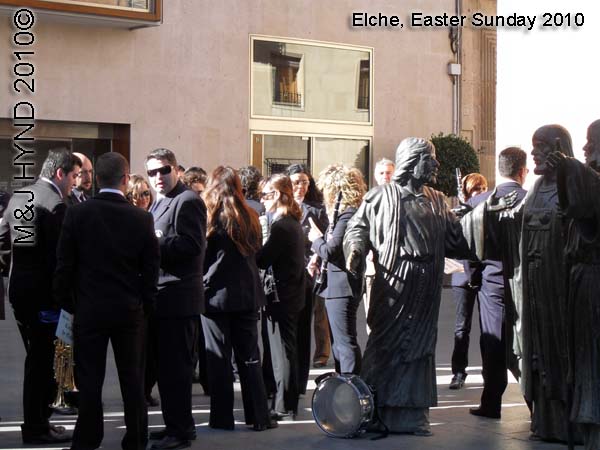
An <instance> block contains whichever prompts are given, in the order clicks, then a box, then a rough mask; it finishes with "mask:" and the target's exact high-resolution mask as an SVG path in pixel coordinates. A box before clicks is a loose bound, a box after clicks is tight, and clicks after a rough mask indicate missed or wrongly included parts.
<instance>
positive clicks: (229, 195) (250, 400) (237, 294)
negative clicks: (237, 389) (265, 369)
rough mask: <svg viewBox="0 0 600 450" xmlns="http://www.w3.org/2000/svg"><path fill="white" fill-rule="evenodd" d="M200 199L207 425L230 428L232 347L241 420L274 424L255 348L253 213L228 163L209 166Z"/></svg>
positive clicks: (259, 297) (258, 425) (256, 240)
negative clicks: (211, 169) (203, 242)
mask: <svg viewBox="0 0 600 450" xmlns="http://www.w3.org/2000/svg"><path fill="white" fill-rule="evenodd" d="M204 201H205V202H206V209H207V222H208V223H207V232H206V234H207V247H206V256H205V258H204V297H205V301H206V311H205V313H204V314H203V316H202V327H203V330H204V338H205V341H206V353H207V366H208V379H209V386H210V390H211V397H210V420H209V426H210V427H211V428H221V429H233V428H234V418H233V399H234V397H233V371H232V367H231V351H232V347H233V349H234V350H235V358H236V362H237V366H238V371H239V375H240V383H241V386H242V401H243V404H244V415H245V418H246V423H247V424H248V425H252V426H253V428H254V430H256V431H262V430H265V429H267V428H274V427H276V426H277V423H276V422H272V421H271V420H270V417H269V407H268V403H267V394H266V392H265V386H264V382H263V378H262V370H261V365H260V353H259V349H258V328H257V325H258V310H259V308H260V307H261V306H263V305H264V294H263V291H262V287H261V284H260V279H259V276H258V268H257V267H256V259H255V258H256V252H257V251H258V250H259V249H260V245H261V229H260V223H259V221H258V215H257V214H256V212H255V211H253V210H252V209H251V208H250V207H248V206H247V205H246V202H245V201H244V195H243V194H242V187H241V183H240V179H239V177H238V175H237V173H236V171H235V170H234V169H232V168H231V167H223V166H220V167H217V168H216V169H215V170H214V172H213V173H212V175H211V177H210V179H209V181H208V187H207V189H206V191H205V192H204Z"/></svg>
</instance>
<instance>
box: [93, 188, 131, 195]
mask: <svg viewBox="0 0 600 450" xmlns="http://www.w3.org/2000/svg"><path fill="white" fill-rule="evenodd" d="M104 192H108V193H111V194H119V195H120V196H122V197H125V194H123V193H122V192H121V191H120V190H118V189H111V188H102V189H100V192H99V194H103V193H104Z"/></svg>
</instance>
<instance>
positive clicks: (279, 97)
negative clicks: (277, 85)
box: [273, 91, 302, 106]
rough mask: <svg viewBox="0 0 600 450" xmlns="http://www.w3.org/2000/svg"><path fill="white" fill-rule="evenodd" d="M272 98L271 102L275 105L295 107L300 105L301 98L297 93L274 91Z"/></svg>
mask: <svg viewBox="0 0 600 450" xmlns="http://www.w3.org/2000/svg"><path fill="white" fill-rule="evenodd" d="M274 97H275V98H273V101H274V102H276V103H287V104H289V105H296V106H300V105H301V104H302V101H301V100H302V96H301V95H300V94H299V93H297V92H285V91H275V95H274Z"/></svg>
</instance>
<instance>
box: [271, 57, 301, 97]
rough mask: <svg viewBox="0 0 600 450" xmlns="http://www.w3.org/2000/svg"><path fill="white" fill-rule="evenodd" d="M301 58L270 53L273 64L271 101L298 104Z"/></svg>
mask: <svg viewBox="0 0 600 450" xmlns="http://www.w3.org/2000/svg"><path fill="white" fill-rule="evenodd" d="M300 60H301V58H300V57H298V58H296V57H293V56H288V55H278V54H271V61H272V65H273V70H274V75H273V101H274V102H276V103H286V104H290V105H296V106H300V105H301V104H302V102H301V99H302V96H301V94H300V90H299V89H298V72H299V71H300Z"/></svg>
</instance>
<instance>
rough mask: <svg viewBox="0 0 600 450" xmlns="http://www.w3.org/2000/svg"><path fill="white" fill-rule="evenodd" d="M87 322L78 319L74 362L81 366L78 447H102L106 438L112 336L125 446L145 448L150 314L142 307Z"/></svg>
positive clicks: (134, 449) (131, 449) (128, 449)
mask: <svg viewBox="0 0 600 450" xmlns="http://www.w3.org/2000/svg"><path fill="white" fill-rule="evenodd" d="M115 316H117V317H115V318H111V320H110V322H106V321H103V320H102V319H100V320H98V321H94V322H91V321H90V322H88V323H85V324H78V323H77V322H75V327H74V340H75V341H74V344H75V348H77V351H76V352H75V364H76V365H77V367H78V368H79V369H78V370H79V377H78V381H79V386H78V389H79V416H78V417H77V424H76V425H75V432H74V433H73V444H72V447H71V448H72V449H73V450H88V449H95V448H98V447H99V446H100V444H101V442H102V438H103V437H104V421H103V411H102V385H103V384H104V376H105V372H106V352H107V348H108V342H109V340H110V342H111V345H112V348H113V352H114V355H115V363H116V366H117V373H118V376H119V384H120V386H121V395H122V397H123V404H124V407H125V426H126V429H127V431H126V432H125V436H124V437H123V440H122V441H121V446H122V448H123V449H126V450H143V449H145V448H146V443H147V442H148V411H147V408H146V401H145V399H144V383H143V380H144V359H145V347H146V338H145V319H144V316H143V312H142V311H141V310H140V311H136V312H130V313H125V314H124V313H118V314H115Z"/></svg>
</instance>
